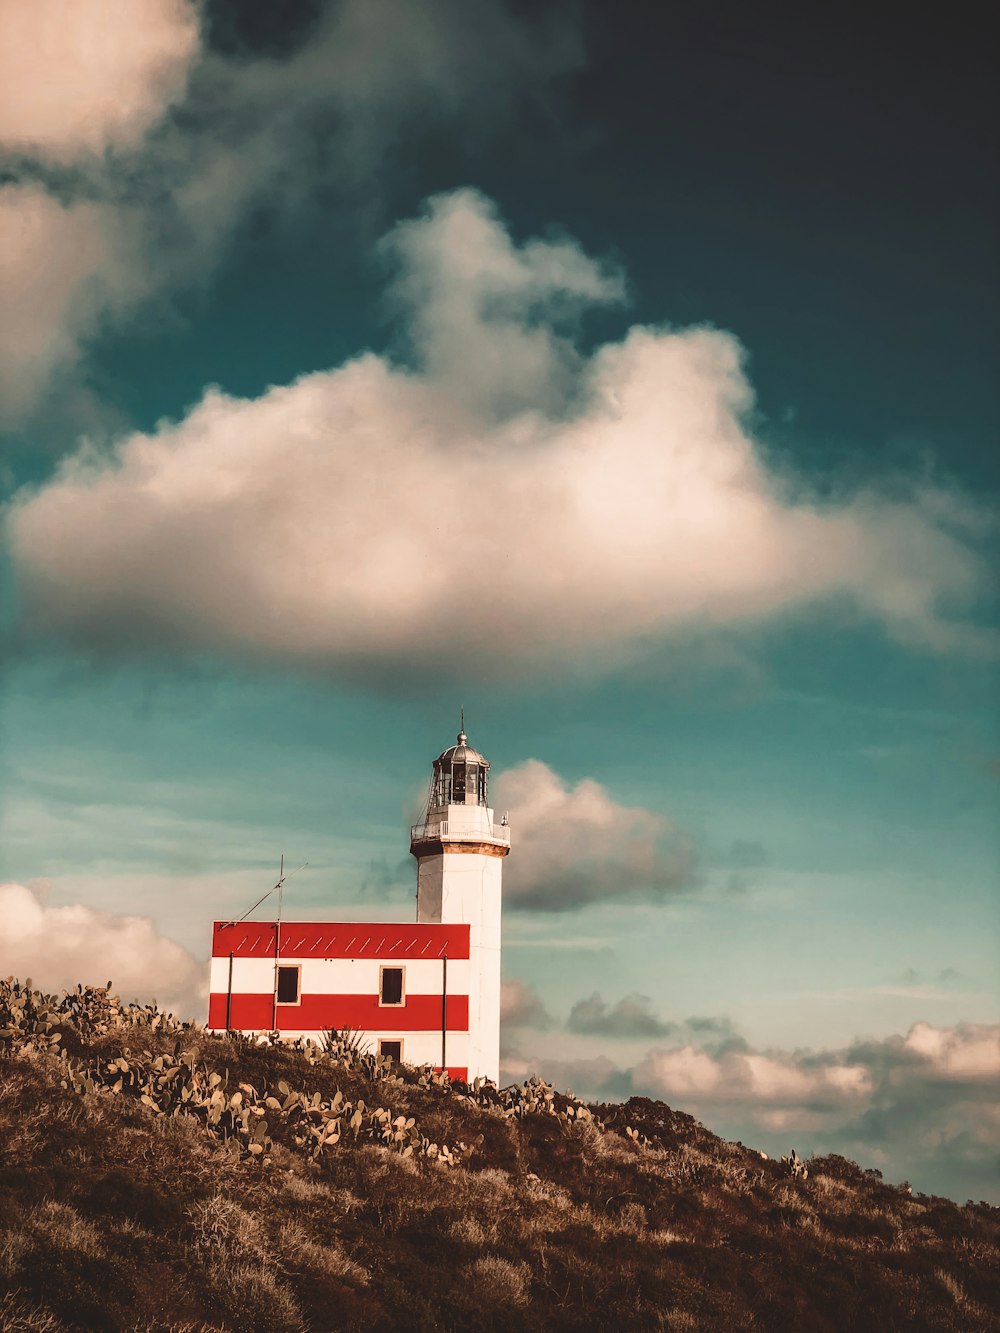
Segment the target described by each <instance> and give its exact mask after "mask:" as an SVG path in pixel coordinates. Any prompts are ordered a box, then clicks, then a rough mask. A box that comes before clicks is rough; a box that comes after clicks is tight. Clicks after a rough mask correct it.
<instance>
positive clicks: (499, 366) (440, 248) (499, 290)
mask: <svg viewBox="0 0 1000 1333" xmlns="http://www.w3.org/2000/svg"><path fill="white" fill-rule="evenodd" d="M385 249H386V250H387V252H388V253H389V254H391V255H393V256H394V257H395V259H396V261H397V264H398V266H399V277H398V279H397V281H396V283H395V284H394V286H393V288H392V295H393V297H394V300H395V302H396V304H397V306H398V307H399V308H401V309H402V311H403V312H404V313H405V316H406V318H407V321H408V323H409V328H410V338H411V342H412V347H413V351H414V354H415V357H416V359H417V361H418V362H419V364H420V366H421V367H422V369H423V370H424V373H425V374H426V375H427V377H428V378H429V379H430V380H432V381H433V382H434V383H435V384H437V385H438V386H440V387H441V388H443V389H445V390H446V391H447V393H448V394H449V396H450V398H451V399H452V401H454V402H456V403H458V404H460V405H461V406H463V407H467V408H469V409H471V410H472V411H474V412H477V413H480V414H482V415H484V416H486V417H489V418H501V417H505V416H510V415H512V414H513V413H514V412H516V411H518V410H522V411H523V410H531V411H543V412H546V413H548V414H550V415H558V414H559V412H560V411H562V410H563V408H564V407H565V405H566V402H567V399H568V398H569V397H570V396H571V395H572V393H573V390H574V388H575V387H576V385H577V384H578V381H579V371H580V367H581V365H582V359H581V357H580V355H579V353H578V352H577V350H576V348H575V346H574V344H573V341H572V338H571V337H570V336H567V333H565V332H560V326H562V327H563V328H566V329H569V330H571V329H572V326H573V322H574V320H575V318H576V317H577V316H578V315H579V314H580V313H581V311H583V310H584V309H586V308H588V307H589V306H592V305H595V304H602V303H606V302H615V301H620V300H621V299H622V298H623V296H624V284H623V280H622V277H621V274H620V273H618V272H617V271H616V270H614V269H613V268H611V267H610V266H608V265H602V264H599V263H597V262H595V261H594V260H592V259H590V258H588V256H586V255H585V254H584V253H583V252H582V250H581V249H580V247H579V246H578V245H576V244H575V243H574V242H573V241H571V240H568V239H563V240H555V241H543V240H531V241H528V242H526V243H525V244H524V245H523V246H520V247H518V246H515V245H514V243H513V241H512V240H511V238H510V236H509V235H508V234H507V232H506V231H505V230H504V228H503V225H502V223H501V222H500V219H499V217H498V215H497V211H496V208H495V207H494V206H493V204H492V203H491V202H490V201H489V200H488V199H485V198H484V197H483V196H482V195H481V194H478V193H477V192H476V191H474V190H457V191H455V192H453V193H452V194H447V195H438V196H437V197H436V198H434V199H431V200H430V201H429V203H428V205H427V207H426V211H425V213H424V215H423V216H422V217H421V218H419V219H417V220H415V221H412V222H404V223H401V224H400V225H399V226H398V227H396V228H395V230H394V231H393V232H392V233H390V235H389V237H388V238H387V240H386V243H385Z"/></svg>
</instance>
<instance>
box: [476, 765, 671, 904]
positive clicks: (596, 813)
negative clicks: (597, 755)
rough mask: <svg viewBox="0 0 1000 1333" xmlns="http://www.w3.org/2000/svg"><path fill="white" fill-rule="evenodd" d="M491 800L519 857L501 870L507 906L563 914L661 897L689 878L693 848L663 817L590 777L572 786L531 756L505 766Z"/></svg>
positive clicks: (513, 858)
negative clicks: (618, 797)
mask: <svg viewBox="0 0 1000 1333" xmlns="http://www.w3.org/2000/svg"><path fill="white" fill-rule="evenodd" d="M491 799H492V801H493V804H494V805H495V806H496V808H497V809H498V810H506V811H508V812H509V814H510V823H511V829H512V831H513V836H514V837H515V838H516V844H517V845H516V850H517V855H516V856H512V857H511V858H510V862H509V864H508V865H507V867H506V868H505V870H504V901H505V903H507V905H508V906H510V907H523V908H535V909H540V910H552V911H560V910H565V909H568V908H573V907H580V906H583V905H584V904H586V903H591V902H600V901H614V900H615V899H622V898H636V897H659V896H662V895H663V894H665V893H668V892H670V891H671V890H676V889H679V888H683V887H684V886H685V885H686V884H687V883H688V881H689V878H690V872H691V863H692V851H691V848H690V846H689V845H688V843H687V842H686V841H685V840H684V839H683V838H682V837H681V836H679V835H678V834H676V833H674V832H673V830H672V829H671V827H670V825H669V824H668V822H667V820H666V819H665V818H664V817H663V816H662V815H659V814H656V813H654V812H653V811H651V810H644V809H642V808H641V807H638V806H625V805H620V804H618V803H617V802H616V801H615V800H614V799H613V798H612V797H611V796H610V795H609V793H608V792H607V790H606V789H605V788H604V787H602V786H601V784H600V783H598V782H595V781H594V780H593V779H592V778H584V779H583V780H582V781H581V782H578V783H577V784H576V786H575V787H573V786H570V785H569V784H568V783H566V782H565V781H564V780H563V779H562V778H561V777H560V776H559V775H558V774H557V773H554V772H553V770H552V769H551V768H549V766H548V765H547V764H543V763H542V762H541V761H540V760H538V759H528V760H526V761H525V762H524V763H523V764H518V765H516V766H515V767H514V768H508V769H505V770H504V771H503V772H502V773H501V774H500V775H499V777H498V778H497V779H496V781H495V782H494V784H493V788H492V795H491Z"/></svg>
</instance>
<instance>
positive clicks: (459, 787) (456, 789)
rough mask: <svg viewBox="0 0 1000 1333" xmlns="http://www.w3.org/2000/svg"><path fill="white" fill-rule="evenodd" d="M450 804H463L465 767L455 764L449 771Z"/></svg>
mask: <svg viewBox="0 0 1000 1333" xmlns="http://www.w3.org/2000/svg"><path fill="white" fill-rule="evenodd" d="M451 803H452V805H464V804H465V765H464V764H456V765H455V767H454V768H453V769H452V770H451Z"/></svg>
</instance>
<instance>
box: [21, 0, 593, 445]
mask: <svg viewBox="0 0 1000 1333" xmlns="http://www.w3.org/2000/svg"><path fill="white" fill-rule="evenodd" d="M200 12H201V10H200V7H199V6H197V5H196V4H194V3H193V0H142V3H134V2H133V0H35V2H34V3H30V4H21V3H18V0H0V153H2V154H4V156H5V158H6V161H5V164H4V165H5V176H6V178H7V179H8V180H12V181H13V182H14V183H15V184H16V185H18V186H23V187H26V188H28V187H30V188H31V189H32V190H34V191H38V190H44V191H45V192H46V193H47V195H48V198H49V202H50V205H51V208H52V209H59V208H62V209H63V211H64V212H66V213H68V214H69V215H71V216H72V217H73V219H74V220H75V221H77V222H78V223H79V224H80V226H79V227H77V228H76V229H72V228H69V227H68V226H64V227H63V228H62V229H61V230H60V231H59V232H58V233H56V232H51V233H50V235H49V237H48V239H49V241H50V243H51V248H50V249H49V250H48V251H47V252H46V253H47V255H48V257H49V258H50V260H51V262H52V267H53V270H54V272H51V273H50V272H49V271H48V270H47V269H46V270H38V269H37V266H35V265H33V264H32V265H29V266H28V267H27V268H25V267H24V266H21V268H20V270H19V271H21V272H22V273H23V281H24V282H26V283H28V282H30V283H32V284H33V285H34V287H35V288H36V290H37V291H38V293H39V294H40V299H39V300H38V302H37V305H36V307H35V308H34V309H32V308H30V307H28V306H24V305H21V304H15V305H14V306H13V307H9V306H8V307H5V313H6V314H7V319H8V326H9V327H13V328H15V329H16V328H17V327H18V326H19V324H20V321H21V319H22V318H23V317H24V316H25V315H27V317H28V318H29V321H30V323H31V326H32V327H33V328H34V329H35V330H41V331H43V332H45V333H47V335H48V336H47V342H45V343H44V345H43V343H42V340H41V339H36V344H37V345H38V347H39V353H40V354H39V355H37V356H36V357H34V358H32V355H31V353H30V349H29V350H27V351H25V350H22V349H20V348H18V347H17V345H16V344H15V343H14V342H13V341H8V342H7V343H5V344H4V345H2V346H0V357H3V356H5V355H6V356H7V358H8V359H7V362H6V365H5V366H3V367H0V375H3V376H5V377H6V379H7V381H8V382H9V384H11V385H14V386H15V387H16V388H17V394H16V396H15V397H14V398H13V399H9V398H7V397H5V396H4V397H3V398H2V401H3V405H4V420H6V421H7V422H8V423H11V422H15V421H17V420H19V419H24V418H25V417H26V416H27V415H28V414H29V413H30V411H31V409H32V408H33V406H34V405H36V404H38V403H40V402H43V401H45V400H46V399H47V397H48V396H49V390H48V388H47V386H48V385H49V384H50V383H51V381H52V378H53V376H54V375H55V373H56V372H57V371H59V372H61V373H60V375H59V377H58V379H59V382H60V383H61V382H62V381H65V380H67V377H68V376H69V381H68V382H69V383H70V385H72V384H73V380H72V371H73V367H74V366H75V364H76V363H77V361H78V360H79V359H80V357H81V355H82V353H83V351H84V350H85V349H86V346H87V344H88V340H89V339H90V338H91V336H92V335H93V334H94V333H95V332H96V331H97V330H99V329H100V328H101V327H103V325H104V324H106V323H107V322H108V321H109V320H112V319H115V318H117V317H119V316H120V315H122V314H123V313H124V312H125V311H129V310H131V311H134V308H135V307H136V306H138V305H139V304H140V303H142V302H144V301H147V300H148V299H149V298H150V297H151V296H153V295H154V294H157V293H161V294H162V293H166V294H167V295H168V296H169V298H170V299H173V297H174V296H175V294H176V292H177V291H178V290H179V289H182V288H183V287H184V286H185V285H187V284H190V283H192V282H195V281H197V280H199V279H201V278H202V277H203V276H204V275H205V274H206V273H208V272H210V271H211V270H212V268H213V267H214V266H215V264H216V263H217V262H218V260H219V257H220V255H221V254H222V253H223V252H224V250H225V248H226V246H227V245H228V243H229V242H230V241H231V240H232V238H233V236H234V234H235V232H236V231H237V229H238V228H239V226H240V225H241V223H242V222H243V220H244V219H245V218H246V217H247V215H248V213H249V212H250V211H251V210H261V209H263V210H264V211H266V212H268V213H269V215H272V216H273V215H274V214H276V213H278V212H279V211H284V212H286V213H289V212H291V211H292V210H294V209H295V208H297V207H300V206H302V205H303V204H309V203H310V202H312V203H314V204H315V203H317V202H318V200H319V199H320V198H322V200H323V203H324V204H325V205H326V206H329V205H330V203H331V202H332V201H333V200H334V199H339V200H341V201H342V200H344V199H350V198H353V197H354V191H355V189H356V188H357V187H359V186H360V185H362V184H363V186H364V189H365V191H366V193H367V195H368V196H369V197H370V194H371V189H372V181H373V178H375V177H376V176H377V171H378V169H379V167H380V165H381V164H382V162H383V161H384V160H386V158H387V157H388V156H390V155H391V152H392V151H393V147H394V144H395V141H396V139H397V137H398V136H397V130H398V126H399V124H400V121H401V120H402V119H404V118H405V119H406V121H407V123H408V125H409V126H410V127H411V129H412V127H414V126H415V125H416V124H417V123H418V122H419V123H420V125H421V127H422V128H426V127H428V126H433V125H435V124H437V123H442V122H445V121H449V120H450V121H451V123H452V125H453V126H454V127H455V129H456V133H459V134H461V133H463V132H468V127H469V126H470V125H478V126H479V127H480V128H482V127H484V126H485V125H486V123H487V121H488V120H489V117H490V116H491V115H498V114H499V115H502V114H503V113H504V112H505V110H506V108H507V107H508V106H510V105H511V104H512V103H513V102H514V101H515V100H516V99H517V98H518V97H519V96H520V95H521V94H522V92H524V91H526V90H527V89H530V88H535V89H536V90H537V89H540V88H544V87H545V85H546V82H547V79H548V76H549V75H551V74H552V73H554V72H558V71H560V70H563V69H567V68H571V67H573V66H574V65H576V64H578V63H579V61H580V50H579V43H578V41H577V39H576V37H575V34H574V31H573V29H572V27H571V25H570V24H569V23H568V21H566V20H564V19H563V18H562V17H561V16H560V15H559V14H553V13H547V15H545V16H531V15H526V16H518V15H515V14H513V13H512V12H511V10H509V9H508V8H507V6H506V5H505V4H504V3H503V2H502V0H464V3H456V2H455V0H428V2H427V3H425V4H421V5H413V4H409V3H405V2H403V0H341V2H340V3H327V4H325V5H321V6H320V7H319V8H318V10H316V11H314V13H313V15H312V16H311V19H310V21H309V22H308V23H302V22H300V24H299V25H298V26H296V25H295V24H291V23H289V21H288V19H287V16H286V15H285V14H284V12H283V13H282V15H281V37H282V39H283V40H282V41H281V42H279V43H275V42H271V43H267V42H264V43H263V44H258V46H257V47H256V48H255V47H248V46H247V44H246V43H240V42H236V43H235V45H234V44H233V43H229V44H227V45H226V46H225V47H224V46H223V45H221V44H220V43H218V42H216V43H215V44H213V43H212V41H211V28H212V25H211V24H207V25H206V31H205V32H204V33H200V32H199V22H198V16H199V13H200ZM266 18H267V16H265V22H264V25H263V26H264V27H265V28H266V27H267V22H266ZM235 24H236V27H237V28H239V26H240V25H239V16H238V15H237V16H236V20H235ZM459 112H461V115H460V116H459V115H458V113H459ZM7 204H8V207H7V211H6V214H5V215H4V216H3V217H0V224H5V226H4V229H3V231H2V233H0V243H2V245H3V248H7V246H8V245H10V244H11V240H10V238H11V236H13V240H14V243H16V242H17V239H18V235H19V233H23V232H24V231H25V230H26V229H30V228H31V226H32V217H33V213H32V209H33V206H34V200H33V199H32V198H31V197H29V196H28V195H24V196H21V195H11V196H8V200H7ZM94 210H97V211H98V212H99V213H100V216H101V218H102V222H103V223H104V231H105V233H106V235H105V239H106V240H107V241H108V243H107V244H104V245H93V244H89V243H84V244H80V243H79V242H80V236H79V231H80V228H81V227H82V226H83V216H82V215H83V214H85V213H87V212H88V211H90V212H92V211H94ZM89 239H90V238H89V237H87V238H85V240H87V241H89ZM71 279H72V280H71ZM59 297H61V298H62V299H57V298H59ZM64 316H66V318H64ZM25 368H27V369H28V372H29V373H28V375H27V377H26V378H25V379H23V380H22V379H21V378H19V376H20V374H21V372H22V371H23V370H24V369H25Z"/></svg>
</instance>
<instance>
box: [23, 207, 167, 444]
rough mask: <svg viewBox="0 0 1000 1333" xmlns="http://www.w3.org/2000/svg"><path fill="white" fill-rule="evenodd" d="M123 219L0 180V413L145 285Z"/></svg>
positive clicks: (36, 387)
mask: <svg viewBox="0 0 1000 1333" xmlns="http://www.w3.org/2000/svg"><path fill="white" fill-rule="evenodd" d="M121 222H122V218H121V216H120V215H118V214H116V213H114V211H112V210H110V209H108V208H107V207H105V206H103V205H100V204H96V203H92V202H90V201H86V200H84V201H78V202H74V203H68V204H66V203H62V202H60V201H59V200H58V199H56V198H55V197H54V196H53V195H51V194H49V193H48V192H47V191H46V190H44V189H43V188H42V187H41V186H40V185H37V184H32V183H28V184H11V185H4V186H0V307H2V308H3V311H4V318H3V321H2V323H0V418H2V419H5V420H12V419H14V418H16V417H17V416H18V415H19V414H20V413H21V412H22V411H24V409H25V408H27V407H29V406H30V405H31V404H32V403H34V402H35V401H36V400H37V399H38V397H39V396H40V394H41V393H42V390H43V389H44V387H45V385H46V384H47V382H48V380H49V377H50V376H51V374H52V372H53V370H54V369H55V368H56V367H57V366H67V365H70V364H72V363H73V362H74V361H75V360H76V358H77V356H78V355H79V350H80V336H81V333H82V331H84V330H88V329H91V328H93V326H94V324H95V323H96V322H97V321H98V320H99V318H101V317H102V316H103V315H104V314H106V313H107V312H109V311H112V310H116V309H120V308H121V307H122V306H124V305H127V304H128V303H129V302H130V301H131V300H132V299H134V298H135V297H137V296H138V295H139V294H140V292H141V291H143V290H144V289H145V282H144V279H143V277H142V275H141V274H140V273H139V272H138V270H137V269H135V268H133V266H132V264H131V255H130V251H129V237H128V234H127V230H126V231H122V229H121V225H120V224H121Z"/></svg>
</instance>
